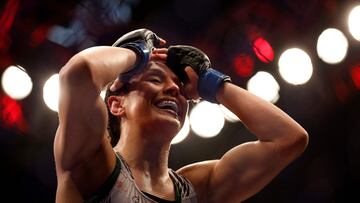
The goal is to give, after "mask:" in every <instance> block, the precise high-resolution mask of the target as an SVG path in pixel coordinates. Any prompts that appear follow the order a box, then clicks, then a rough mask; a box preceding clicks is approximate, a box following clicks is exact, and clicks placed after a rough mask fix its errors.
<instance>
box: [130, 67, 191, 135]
mask: <svg viewBox="0 0 360 203" xmlns="http://www.w3.org/2000/svg"><path fill="white" fill-rule="evenodd" d="M124 101H125V102H124V107H125V111H126V119H127V121H130V122H134V124H135V123H136V124H137V125H141V127H142V128H145V129H147V127H149V129H150V130H155V131H156V130H159V131H165V132H166V133H170V134H173V136H175V135H176V133H177V132H178V131H179V130H180V129H181V127H182V126H183V124H184V121H185V117H186V114H187V110H188V103H187V100H186V98H185V96H184V95H183V85H182V84H181V82H180V80H179V79H178V77H177V76H176V75H175V74H174V73H173V72H172V71H171V70H170V69H169V68H168V67H167V66H166V65H165V64H163V63H161V62H150V65H149V67H148V68H147V69H146V70H145V71H144V72H143V73H142V74H140V75H138V76H136V77H135V78H134V79H133V80H132V81H131V83H130V91H129V93H128V95H127V96H126V99H125V100H124ZM167 131H168V132H167Z"/></svg>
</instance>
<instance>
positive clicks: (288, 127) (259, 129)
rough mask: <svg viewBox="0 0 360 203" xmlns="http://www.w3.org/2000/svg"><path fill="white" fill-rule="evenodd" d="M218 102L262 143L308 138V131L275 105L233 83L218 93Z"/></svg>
mask: <svg viewBox="0 0 360 203" xmlns="http://www.w3.org/2000/svg"><path fill="white" fill-rule="evenodd" d="M217 99H218V101H219V102H220V103H221V104H223V105H224V106H225V107H227V108H228V109H229V110H231V111H232V112H233V113H235V114H236V115H237V116H238V117H239V118H240V119H241V120H242V122H243V123H244V124H245V126H246V127H247V128H248V129H249V130H250V131H251V132H252V133H254V134H255V135H256V136H257V138H258V139H259V140H260V141H274V140H276V139H281V138H290V137H296V136H304V135H305V136H306V135H307V133H306V131H305V130H304V129H303V128H302V127H301V126H300V125H299V124H298V123H297V122H296V121H294V120H293V119H292V118H291V117H290V116H288V115H287V114H286V113H285V112H283V111H282V110H280V109H279V108H277V107H276V106H275V105H273V104H271V103H269V102H267V101H265V100H263V99H261V98H259V97H257V96H255V95H253V94H251V93H250V92H248V91H246V90H244V89H242V88H240V87H238V86H236V85H234V84H231V83H225V84H224V85H223V86H222V87H221V88H220V90H219V91H218V93H217Z"/></svg>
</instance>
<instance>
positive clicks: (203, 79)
mask: <svg viewBox="0 0 360 203" xmlns="http://www.w3.org/2000/svg"><path fill="white" fill-rule="evenodd" d="M224 82H231V79H230V77H229V76H228V75H225V74H223V73H221V72H219V71H217V70H214V69H212V68H208V69H206V70H203V71H201V72H200V74H199V80H198V91H199V95H200V97H201V98H203V99H205V100H207V101H209V102H213V103H217V104H218V103H219V102H218V101H217V99H216V93H217V92H218V90H219V88H220V87H221V86H222V85H223V83H224Z"/></svg>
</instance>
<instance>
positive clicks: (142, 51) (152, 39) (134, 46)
mask: <svg viewBox="0 0 360 203" xmlns="http://www.w3.org/2000/svg"><path fill="white" fill-rule="evenodd" d="M165 43H166V41H165V40H164V39H162V38H160V37H158V36H157V35H156V34H155V33H154V32H152V31H151V30H148V29H137V30H134V31H131V32H129V33H127V34H125V35H123V36H122V37H120V38H119V39H118V40H117V41H116V42H115V43H114V44H113V45H112V46H117V47H123V48H128V49H131V50H132V51H134V52H135V54H136V63H135V64H134V67H133V68H132V69H130V70H129V71H127V72H124V73H121V74H120V75H119V76H118V78H117V79H116V80H115V82H114V84H113V85H112V86H111V88H110V90H111V91H116V90H117V89H119V88H120V87H121V86H122V84H124V83H126V82H128V81H129V80H130V79H131V78H132V77H133V76H134V75H136V74H138V73H140V72H142V71H143V70H144V69H145V68H146V66H147V64H148V62H149V60H150V57H152V56H150V55H152V51H153V50H154V49H155V48H156V46H159V45H164V44H165Z"/></svg>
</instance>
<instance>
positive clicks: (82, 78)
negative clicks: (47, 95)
mask: <svg viewBox="0 0 360 203" xmlns="http://www.w3.org/2000/svg"><path fill="white" fill-rule="evenodd" d="M135 60H136V55H135V53H134V52H133V51H131V50H129V49H124V48H117V47H93V48H90V49H87V50H85V51H82V52H80V53H78V54H76V55H75V56H74V57H72V58H71V59H70V61H69V62H68V63H67V64H66V65H65V66H64V67H63V68H62V69H61V70H60V73H59V77H60V100H59V128H58V131H57V134H56V138H55V156H56V159H57V160H56V161H57V162H58V163H59V164H61V166H62V167H63V168H64V169H72V168H73V167H74V166H76V165H77V164H78V163H80V162H82V161H84V160H85V159H88V158H89V157H91V156H92V155H94V153H95V152H96V151H97V150H98V149H99V147H100V146H101V143H104V144H105V143H106V142H103V141H102V140H103V139H104V137H105V136H104V135H105V133H106V118H107V117H106V106H105V104H104V102H103V100H102V99H101V97H100V92H101V90H102V89H103V88H104V87H105V85H106V84H108V83H109V82H110V81H112V80H114V78H116V77H117V75H119V74H120V73H122V72H125V71H127V70H128V69H130V68H131V67H132V66H133V65H134V63H135Z"/></svg>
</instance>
